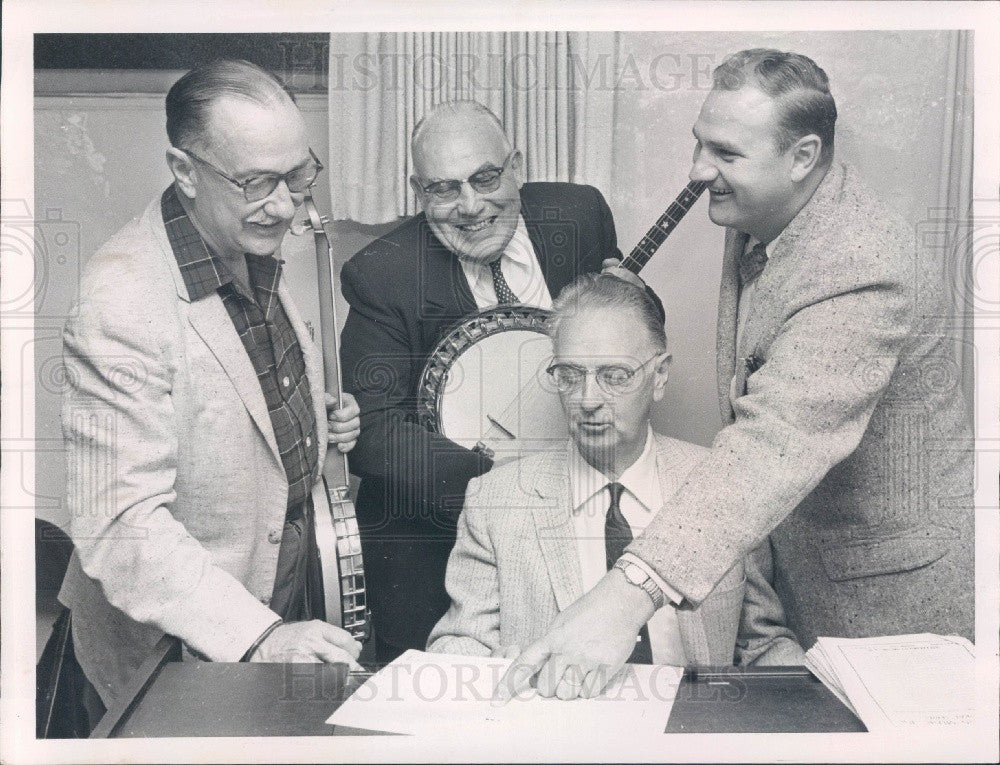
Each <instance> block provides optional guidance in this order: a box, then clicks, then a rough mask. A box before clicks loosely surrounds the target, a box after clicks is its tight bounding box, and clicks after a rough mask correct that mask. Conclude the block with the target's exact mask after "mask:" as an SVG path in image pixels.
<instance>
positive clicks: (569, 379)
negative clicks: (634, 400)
mask: <svg viewBox="0 0 1000 765" xmlns="http://www.w3.org/2000/svg"><path fill="white" fill-rule="evenodd" d="M663 353H664V352H663V351H658V352H657V353H656V354H655V355H653V356H650V357H649V358H648V359H646V360H645V361H644V362H642V363H641V364H640V365H639V366H637V367H635V368H632V367H628V366H625V365H624V364H607V365H605V366H600V367H597V368H591V367H581V366H579V365H578V364H566V363H564V362H557V363H555V364H552V365H551V366H550V367H549V368H548V369H546V370H545V371H546V373H547V374H548V375H549V378H550V379H551V380H552V384H553V385H555V386H556V390H558V391H559V392H560V393H571V392H572V391H575V390H577V389H579V388H580V387H582V386H583V382H584V380H586V378H587V375H588V374H591V373H593V375H594V379H595V380H597V385H598V387H599V388H600V389H601V390H602V391H604V392H605V393H607V394H608V395H609V396H621V395H623V394H625V393H631V392H632V391H633V390H635V389H636V388H638V387H639V386H640V385H641V384H642V380H643V376H642V375H640V374H639V372H640V371H641V370H642V369H643V368H644V367H645V366H646V365H647V364H648V363H649V362H650V361H652V360H653V359H655V358H658V357H659V356H660V355H662V354H663Z"/></svg>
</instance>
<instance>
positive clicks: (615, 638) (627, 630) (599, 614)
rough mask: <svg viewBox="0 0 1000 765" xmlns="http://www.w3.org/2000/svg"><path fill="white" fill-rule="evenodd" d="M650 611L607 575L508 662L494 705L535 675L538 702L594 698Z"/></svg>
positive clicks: (633, 590)
mask: <svg viewBox="0 0 1000 765" xmlns="http://www.w3.org/2000/svg"><path fill="white" fill-rule="evenodd" d="M654 610H655V609H654V608H653V601H652V600H651V599H650V597H649V596H648V595H647V594H646V593H645V592H643V591H642V590H641V589H640V588H638V587H636V586H634V585H632V584H629V583H628V582H627V581H626V580H625V575H624V574H623V573H622V572H621V571H620V570H619V569H616V568H613V569H611V571H609V572H608V573H607V574H605V576H604V578H602V579H601V581H599V582H598V583H597V584H596V585H595V586H594V588H593V589H592V590H590V591H589V592H588V593H586V594H585V595H584V596H583V597H581V598H580V599H579V600H577V601H576V602H575V603H573V604H571V605H570V606H569V608H567V609H566V610H565V611H563V612H562V613H560V614H559V615H558V616H557V617H556V618H555V619H554V620H553V622H552V626H551V627H550V628H549V632H548V634H547V635H545V637H543V638H541V639H540V640H536V641H535V642H534V643H532V644H531V645H529V646H528V647H527V648H525V649H524V652H523V653H522V654H521V655H520V656H518V657H517V658H516V659H515V660H514V663H513V664H511V666H510V669H508V670H507V672H506V674H504V676H503V677H502V678H501V679H500V682H499V683H498V684H497V687H496V690H495V691H494V693H493V700H494V703H497V704H505V703H506V702H507V701H509V700H510V699H512V698H514V697H515V696H518V695H519V694H520V693H522V692H523V691H525V690H526V689H527V688H528V687H529V685H530V683H531V679H532V678H533V677H535V676H536V675H537V676H538V682H537V688H538V693H539V694H540V695H542V696H558V697H559V698H560V699H575V698H576V697H577V696H582V697H583V698H593V697H594V696H597V695H598V694H600V693H601V691H603V690H604V688H605V686H606V685H607V684H608V681H610V680H611V678H612V677H614V675H615V673H616V672H618V670H619V669H621V668H622V666H623V665H624V664H625V661H626V660H627V659H628V657H629V656H630V655H631V653H632V649H633V648H634V647H635V638H636V635H638V634H639V630H640V629H641V628H642V625H643V624H645V623H646V622H647V621H649V618H650V617H651V616H652V615H653V612H654Z"/></svg>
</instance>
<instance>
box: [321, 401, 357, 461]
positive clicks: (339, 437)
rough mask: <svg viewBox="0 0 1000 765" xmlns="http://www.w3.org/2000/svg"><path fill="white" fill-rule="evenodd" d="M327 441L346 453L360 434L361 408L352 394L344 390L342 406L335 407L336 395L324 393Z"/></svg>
mask: <svg viewBox="0 0 1000 765" xmlns="http://www.w3.org/2000/svg"><path fill="white" fill-rule="evenodd" d="M326 414H327V417H328V418H329V419H328V420H327V423H326V425H327V433H328V435H327V441H328V442H329V443H331V444H336V445H337V448H338V449H339V450H340V451H341V452H343V453H345V454H346V453H347V452H349V451H351V449H353V448H354V444H356V443H357V442H358V436H359V435H361V409H360V408H359V407H358V402H357V401H355V400H354V396H352V395H351V394H350V393H347V392H346V391H345V392H344V406H343V408H342V409H338V408H337V397H336V396H334V395H332V394H330V393H327V394H326Z"/></svg>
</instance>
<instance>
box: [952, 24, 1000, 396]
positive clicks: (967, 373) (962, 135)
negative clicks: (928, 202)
mask: <svg viewBox="0 0 1000 765" xmlns="http://www.w3.org/2000/svg"><path fill="white" fill-rule="evenodd" d="M972 61H973V51H972V33H971V32H968V31H956V32H953V33H951V34H950V36H949V40H948V63H947V66H948V81H947V92H946V93H945V110H944V137H945V140H944V141H943V142H942V156H941V172H940V186H939V188H938V200H939V208H940V209H941V210H943V211H944V212H945V220H944V221H943V223H944V224H945V225H944V227H943V228H944V230H943V231H941V232H940V233H941V234H942V235H943V236H942V239H943V241H944V242H946V243H948V244H950V246H946V248H945V258H944V260H945V263H944V265H945V267H946V268H948V269H949V270H950V273H951V275H952V279H951V281H950V283H951V285H952V288H953V294H954V296H955V301H954V306H953V311H954V314H953V315H954V328H955V341H956V357H957V358H956V361H957V363H958V367H959V375H960V379H961V381H962V387H963V389H964V392H965V394H966V400H967V401H968V402H970V405H971V402H973V401H975V382H976V380H975V359H974V347H973V321H972V320H973V316H972V313H973V307H974V306H975V272H974V270H973V269H974V266H975V264H974V263H973V259H974V258H975V256H976V250H977V249H978V247H977V244H976V241H977V239H979V238H980V236H981V234H982V233H983V232H981V231H979V229H978V227H977V226H975V224H974V222H973V214H974V211H973V208H972V197H973V193H972V182H973V157H972V145H973V135H972V120H973V93H974V90H973V77H972ZM988 233H990V234H993V233H995V231H994V230H992V229H991V230H990V232H988ZM979 245H980V246H981V245H982V242H981V241H980V242H979ZM991 249H992V248H991Z"/></svg>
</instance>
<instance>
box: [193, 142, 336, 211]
mask: <svg viewBox="0 0 1000 765" xmlns="http://www.w3.org/2000/svg"><path fill="white" fill-rule="evenodd" d="M182 151H183V152H184V153H185V154H187V155H188V156H189V157H191V159H194V160H197V161H198V162H201V164H203V165H205V167H207V168H208V169H210V170H212V171H214V172H215V173H216V175H219V176H221V177H222V178H225V179H226V180H227V181H229V182H230V183H231V184H233V185H234V186H236V188H238V189H241V190H242V191H243V196H244V197H246V200H247V202H259V201H260V200H262V199H267V198H268V197H269V196H271V194H273V193H274V190H275V189H276V188H278V184H279V183H281V182H282V181H284V182H285V186H287V187H288V192H289V193H290V194H303V193H305V192H306V191H308V190H309V189H310V188H311V187H312V185H313V184H314V183H315V182H316V176H318V175H319V173H320V171H321V170H322V169H323V163H322V162H320V161H319V157H317V156H316V154H315V153H313V150H312V149H309V156H310V157H312V161H311V162H309V163H307V164H305V165H303V166H302V167H297V168H295V169H294V170H292V171H290V172H287V173H285V174H284V175H278V174H277V173H264V174H263V175H253V176H251V177H249V178H247V179H246V180H243V181H238V180H236V179H235V178H233V177H232V176H230V175H227V174H226V173H224V172H222V170H220V169H219V168H217V167H216V166H215V165H213V164H212V163H211V162H209V161H208V160H207V159H202V158H201V157H199V156H198V155H197V154H195V153H194V152H193V151H191V150H190V149H182Z"/></svg>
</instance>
